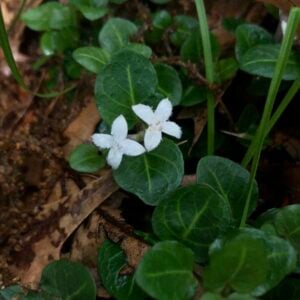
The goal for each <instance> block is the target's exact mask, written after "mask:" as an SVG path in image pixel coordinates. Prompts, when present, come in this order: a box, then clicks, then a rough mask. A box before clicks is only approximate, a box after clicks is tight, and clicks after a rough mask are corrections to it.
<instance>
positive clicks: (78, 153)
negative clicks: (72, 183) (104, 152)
mask: <svg viewBox="0 0 300 300" xmlns="http://www.w3.org/2000/svg"><path fill="white" fill-rule="evenodd" d="M68 161H69V164H70V166H71V168H72V169H74V170H76V171H78V172H86V173H93V172H97V171H99V170H100V169H101V168H103V167H104V166H105V159H104V158H103V156H101V155H100V154H99V153H98V149H97V147H96V146H94V145H90V144H81V145H79V146H78V147H76V148H75V149H74V150H73V151H72V152H71V154H70V156H69V157H68Z"/></svg>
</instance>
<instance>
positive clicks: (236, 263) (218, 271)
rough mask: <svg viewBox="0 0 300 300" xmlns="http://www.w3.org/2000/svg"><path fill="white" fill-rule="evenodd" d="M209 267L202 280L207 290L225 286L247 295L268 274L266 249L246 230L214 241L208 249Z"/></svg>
mask: <svg viewBox="0 0 300 300" xmlns="http://www.w3.org/2000/svg"><path fill="white" fill-rule="evenodd" d="M209 256H210V259H209V265H208V267H206V269H205V271H204V274H203V277H204V285H205V287H206V288H207V289H209V290H212V291H215V290H221V289H222V288H223V287H224V286H225V285H227V286H229V287H231V288H232V289H234V290H235V291H237V292H241V293H249V292H252V291H253V290H254V289H255V288H256V287H257V286H259V285H260V284H261V283H262V282H264V281H265V280H266V278H267V273H268V259H267V249H266V247H265V243H264V241H263V240H261V239H258V238H257V237H256V236H255V235H253V234H251V233H248V232H247V231H239V232H238V233H237V234H235V235H233V236H230V237H229V238H227V239H226V238H222V239H217V240H216V241H215V242H214V243H213V244H212V245H211V247H210V255H209Z"/></svg>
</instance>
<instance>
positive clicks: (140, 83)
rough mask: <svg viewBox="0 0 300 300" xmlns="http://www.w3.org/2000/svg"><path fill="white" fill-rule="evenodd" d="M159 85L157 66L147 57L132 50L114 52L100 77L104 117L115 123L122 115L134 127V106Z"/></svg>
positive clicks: (97, 88) (98, 85)
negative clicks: (155, 67)
mask: <svg viewBox="0 0 300 300" xmlns="http://www.w3.org/2000/svg"><path fill="white" fill-rule="evenodd" d="M156 86H157V77H156V72H155V69H154V67H153V66H152V64H151V63H150V62H149V60H148V59H146V58H145V57H144V56H142V55H139V54H137V53H135V52H133V51H129V50H122V51H121V52H119V53H118V54H116V55H114V56H113V57H112V59H111V63H110V64H108V65H107V66H105V67H104V69H103V70H102V72H101V74H99V75H98V77H97V79H96V86H95V94H96V103H97V106H98V108H99V110H100V112H101V116H102V118H103V120H104V121H105V122H106V123H107V124H109V125H111V124H112V122H113V121H114V120H115V118H117V117H118V116H119V115H121V114H122V115H124V117H125V118H126V120H127V122H128V125H129V127H132V126H133V125H134V124H135V123H136V122H137V118H136V116H135V114H134V113H133V110H132V108H131V107H132V105H135V104H138V103H146V102H147V100H148V98H149V97H150V96H151V95H153V94H154V92H155V89H156Z"/></svg>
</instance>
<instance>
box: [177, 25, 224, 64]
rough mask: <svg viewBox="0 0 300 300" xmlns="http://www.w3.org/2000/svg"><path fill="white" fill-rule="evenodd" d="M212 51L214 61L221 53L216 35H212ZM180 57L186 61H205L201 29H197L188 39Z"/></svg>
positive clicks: (181, 49)
mask: <svg viewBox="0 0 300 300" xmlns="http://www.w3.org/2000/svg"><path fill="white" fill-rule="evenodd" d="M210 42H211V50H212V55H213V59H216V58H217V57H218V56H219V53H220V45H219V43H218V41H217V39H216V38H215V36H214V35H212V34H211V35H210ZM180 56H181V58H182V59H183V60H185V61H191V62H193V63H199V62H200V61H201V60H203V48H202V39H201V34H200V29H199V28H198V27H197V28H196V29H194V30H193V31H192V32H191V34H190V35H189V36H188V37H187V39H186V40H185V41H184V43H183V44H182V46H181V48H180Z"/></svg>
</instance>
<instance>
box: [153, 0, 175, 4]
mask: <svg viewBox="0 0 300 300" xmlns="http://www.w3.org/2000/svg"><path fill="white" fill-rule="evenodd" d="M150 1H151V2H153V3H156V4H166V3H168V2H170V1H171V0H150Z"/></svg>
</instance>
